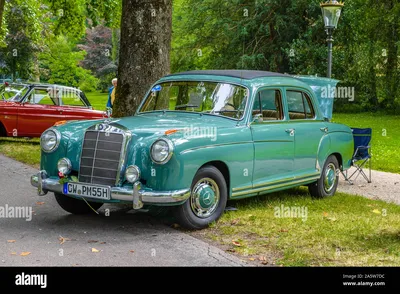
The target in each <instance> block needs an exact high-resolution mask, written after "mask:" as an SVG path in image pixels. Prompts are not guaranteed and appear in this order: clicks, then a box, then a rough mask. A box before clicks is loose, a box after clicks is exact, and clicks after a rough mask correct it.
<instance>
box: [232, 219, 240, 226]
mask: <svg viewBox="0 0 400 294" xmlns="http://www.w3.org/2000/svg"><path fill="white" fill-rule="evenodd" d="M239 222H240V218H237V219H234V220H233V221H231V225H233V226H234V225H237V224H238V223H239Z"/></svg>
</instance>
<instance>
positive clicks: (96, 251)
mask: <svg viewBox="0 0 400 294" xmlns="http://www.w3.org/2000/svg"><path fill="white" fill-rule="evenodd" d="M92 252H93V253H98V252H100V250H97V249H96V248H92Z"/></svg>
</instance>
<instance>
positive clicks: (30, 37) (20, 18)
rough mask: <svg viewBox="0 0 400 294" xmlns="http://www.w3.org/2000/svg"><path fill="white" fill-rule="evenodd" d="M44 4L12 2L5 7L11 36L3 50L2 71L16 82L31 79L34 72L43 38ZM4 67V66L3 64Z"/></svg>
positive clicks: (5, 40)
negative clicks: (42, 5)
mask: <svg viewBox="0 0 400 294" xmlns="http://www.w3.org/2000/svg"><path fill="white" fill-rule="evenodd" d="M40 16H41V12H40V4H39V3H38V2H33V1H32V3H30V2H29V3H28V2H26V1H22V0H10V1H9V2H7V3H6V5H5V13H4V20H7V27H6V29H5V30H6V31H7V35H6V37H5V39H4V43H3V47H2V48H0V66H1V67H3V68H2V69H1V67H0V70H1V71H2V73H3V74H6V75H13V76H14V78H22V79H28V78H29V76H30V74H31V73H32V71H33V68H32V63H33V60H34V57H35V53H36V52H37V50H38V47H37V46H36V44H37V42H38V41H39V38H40V24H39V21H38V18H40ZM1 63H3V64H1Z"/></svg>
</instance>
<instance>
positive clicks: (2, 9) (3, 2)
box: [0, 0, 6, 28]
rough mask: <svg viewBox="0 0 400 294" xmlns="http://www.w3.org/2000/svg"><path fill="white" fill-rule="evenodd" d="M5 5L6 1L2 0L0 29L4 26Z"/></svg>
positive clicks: (0, 4)
mask: <svg viewBox="0 0 400 294" xmlns="http://www.w3.org/2000/svg"><path fill="white" fill-rule="evenodd" d="M4 4H6V0H0V28H1V27H2V24H3V12H4Z"/></svg>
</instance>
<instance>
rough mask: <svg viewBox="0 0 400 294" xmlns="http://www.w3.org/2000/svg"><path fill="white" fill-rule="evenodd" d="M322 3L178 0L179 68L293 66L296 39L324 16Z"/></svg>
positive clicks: (175, 57) (283, 69) (176, 38)
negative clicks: (184, 0)
mask: <svg viewBox="0 0 400 294" xmlns="http://www.w3.org/2000/svg"><path fill="white" fill-rule="evenodd" d="M317 3H318V2H317V1H312V3H310V1H306V0H296V1H295V0H284V1H282V0H279V1H278V0H269V1H266V0H262V1H256V2H255V1H249V0H229V1H224V2H222V3H221V2H220V1H217V0H205V1H202V2H201V3H199V2H198V1H195V0H189V1H187V2H183V1H176V2H175V10H174V12H175V13H174V19H173V24H174V37H173V42H172V44H173V54H172V68H173V71H181V70H187V69H193V68H198V69H206V68H244V69H260V70H271V71H280V72H289V70H290V67H289V63H290V58H289V54H288V51H289V50H290V49H291V43H292V41H293V40H294V39H296V38H298V37H299V36H300V35H301V34H302V33H303V32H304V31H305V30H306V29H307V28H308V26H309V25H315V23H316V19H318V17H320V9H319V6H318V4H317ZM317 23H318V22H317ZM319 24H320V25H322V21H320V22H319ZM200 50H201V51H200ZM200 55H201V56H200Z"/></svg>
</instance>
